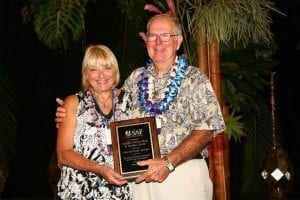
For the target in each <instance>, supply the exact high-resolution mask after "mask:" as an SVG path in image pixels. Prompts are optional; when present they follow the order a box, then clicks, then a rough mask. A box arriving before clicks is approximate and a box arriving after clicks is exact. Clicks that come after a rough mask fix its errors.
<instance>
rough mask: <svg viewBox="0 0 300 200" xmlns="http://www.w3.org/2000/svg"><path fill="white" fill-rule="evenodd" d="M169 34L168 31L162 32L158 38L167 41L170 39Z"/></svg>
mask: <svg viewBox="0 0 300 200" xmlns="http://www.w3.org/2000/svg"><path fill="white" fill-rule="evenodd" d="M170 37H171V36H170V34H168V33H163V34H161V35H160V39H161V41H163V42H168V41H169V40H170Z"/></svg>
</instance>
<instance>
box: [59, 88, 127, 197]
mask: <svg viewBox="0 0 300 200" xmlns="http://www.w3.org/2000/svg"><path fill="white" fill-rule="evenodd" d="M76 95H77V96H78V98H79V105H78V109H77V126H76V129H75V134H74V145H73V148H74V150H75V151H77V152H78V153H80V154H81V155H83V156H84V157H86V158H88V159H90V160H93V161H95V162H97V163H99V164H105V165H108V166H110V167H112V168H113V158H112V149H111V138H110V132H109V131H108V130H109V121H113V120H121V119H127V118H128V117H129V116H130V107H131V106H130V103H131V97H130V95H129V94H128V93H124V92H121V94H120V95H119V96H117V94H116V91H113V96H114V97H113V105H114V106H113V109H112V111H111V112H110V113H109V114H108V115H104V114H103V113H102V112H101V110H100V108H99V106H98V104H97V103H96V100H95V99H94V97H93V96H92V93H91V92H90V91H87V92H79V93H77V94H76ZM57 186H58V193H57V195H58V196H59V197H60V198H61V199H76V200H81V199H82V200H85V199H95V200H130V199H132V183H128V184H126V185H125V186H122V187H119V186H115V185H111V184H108V183H107V181H106V180H105V179H104V178H103V177H101V176H99V175H98V174H95V173H92V172H87V171H80V170H77V169H73V168H71V167H67V166H62V168H61V177H60V180H59V182H58V185H57Z"/></svg>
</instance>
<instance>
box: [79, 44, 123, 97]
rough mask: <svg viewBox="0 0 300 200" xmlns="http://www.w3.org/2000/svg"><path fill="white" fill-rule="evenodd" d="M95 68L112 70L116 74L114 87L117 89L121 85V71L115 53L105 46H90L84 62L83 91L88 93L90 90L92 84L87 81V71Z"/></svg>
mask: <svg viewBox="0 0 300 200" xmlns="http://www.w3.org/2000/svg"><path fill="white" fill-rule="evenodd" d="M95 66H103V67H106V68H112V69H113V70H114V72H115V82H114V84H113V87H116V86H117V85H118V84H119V81H120V71H119V66H118V61H117V58H116V57H115V55H114V53H113V52H112V51H111V50H110V49H109V48H108V47H107V46H105V45H90V46H89V47H88V48H87V49H86V51H85V54H84V58H83V61H82V69H81V75H82V81H81V86H82V90H83V91H87V90H88V89H89V88H90V84H89V82H88V80H87V70H88V69H90V68H94V67H95Z"/></svg>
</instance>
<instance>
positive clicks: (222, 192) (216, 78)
mask: <svg viewBox="0 0 300 200" xmlns="http://www.w3.org/2000/svg"><path fill="white" fill-rule="evenodd" d="M219 52H220V51H219V44H218V43H217V42H212V43H208V68H209V73H208V74H209V78H210V81H211V84H212V87H213V89H214V90H215V93H216V96H217V99H218V102H219V104H220V105H221V107H223V101H222V84H221V72H220V53H219ZM211 149H212V152H211V153H212V154H213V161H212V163H213V168H214V199H216V200H229V199H230V192H229V191H230V184H229V153H228V149H229V145H228V138H227V135H226V134H225V133H224V132H223V133H221V134H218V135H217V136H216V137H215V138H214V139H213V140H212V142H211Z"/></svg>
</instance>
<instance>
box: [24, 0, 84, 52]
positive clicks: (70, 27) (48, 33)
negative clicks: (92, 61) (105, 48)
mask: <svg viewBox="0 0 300 200" xmlns="http://www.w3.org/2000/svg"><path fill="white" fill-rule="evenodd" d="M85 2H86V1H81V0H62V1H54V0H51V1H42V3H36V1H32V4H31V6H32V8H33V9H34V10H33V11H32V12H34V13H32V15H33V24H34V28H35V32H36V34H37V36H38V38H39V40H40V41H42V42H43V43H44V44H45V45H46V46H48V47H49V48H50V49H54V50H65V49H67V48H68V46H69V45H70V43H72V42H74V41H77V40H78V39H79V38H80V36H81V32H82V30H83V27H84V14H85V7H84V6H85ZM26 8H27V7H24V9H23V18H24V21H26V20H27V21H28V19H29V18H30V17H29V16H30V13H29V12H26V10H28V9H26Z"/></svg>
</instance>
